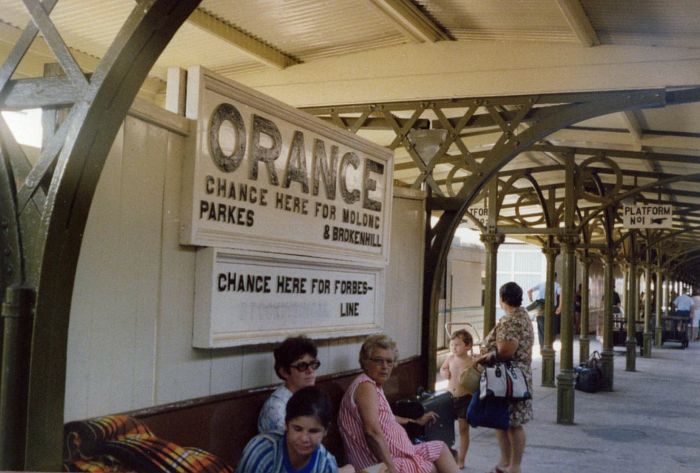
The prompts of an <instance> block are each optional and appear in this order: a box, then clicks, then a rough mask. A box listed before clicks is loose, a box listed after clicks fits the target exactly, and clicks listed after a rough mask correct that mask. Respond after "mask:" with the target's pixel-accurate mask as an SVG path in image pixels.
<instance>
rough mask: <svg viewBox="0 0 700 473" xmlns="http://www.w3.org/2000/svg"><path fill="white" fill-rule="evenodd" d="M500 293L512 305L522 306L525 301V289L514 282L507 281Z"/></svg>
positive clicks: (502, 298)
mask: <svg viewBox="0 0 700 473" xmlns="http://www.w3.org/2000/svg"><path fill="white" fill-rule="evenodd" d="M498 295H499V296H501V300H502V301H503V302H505V303H506V304H508V305H509V306H511V307H520V306H521V305H522V303H523V290H522V289H521V288H520V286H518V285H517V284H516V283H514V282H507V283H505V284H504V285H503V286H501V288H500V289H499V290H498Z"/></svg>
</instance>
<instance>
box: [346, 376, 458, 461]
mask: <svg viewBox="0 0 700 473" xmlns="http://www.w3.org/2000/svg"><path fill="white" fill-rule="evenodd" d="M361 383H371V384H372V385H373V386H374V387H375V389H376V391H377V399H378V401H379V412H378V413H377V416H378V420H379V424H380V426H381V429H382V432H383V433H384V438H385V439H386V443H387V445H388V446H389V453H390V454H391V457H392V459H393V460H394V465H396V468H397V470H398V471H399V473H429V472H430V471H432V468H433V462H434V461H435V460H437V459H438V457H439V456H440V452H441V451H442V448H443V445H444V444H443V443H442V442H425V443H421V444H418V445H413V444H412V443H411V440H410V439H409V438H408V434H406V430H404V428H403V427H402V426H401V425H400V424H399V423H398V422H397V421H396V417H395V416H394V413H393V412H392V411H391V407H390V406H389V401H387V399H386V396H385V395H384V390H382V388H380V387H379V386H377V384H376V383H375V382H374V380H372V378H370V377H369V376H367V375H366V374H361V375H360V376H358V377H357V378H355V380H354V381H353V382H352V384H351V385H350V387H349V388H348V390H347V391H345V395H344V396H343V400H342V401H341V402H340V412H339V413H338V427H339V428H340V434H341V436H342V438H343V444H344V446H345V452H346V453H347V455H348V459H349V460H350V463H352V465H353V466H354V467H355V469H357V470H361V469H363V468H367V467H368V466H370V465H374V464H376V463H379V459H377V457H376V456H375V455H374V453H372V450H371V449H370V448H369V446H368V445H367V440H366V439H365V432H364V429H363V426H362V418H361V417H360V413H359V412H358V409H357V404H355V391H356V390H357V387H358V386H359V385H360V384H361Z"/></svg>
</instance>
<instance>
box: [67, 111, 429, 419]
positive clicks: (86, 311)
mask: <svg viewBox="0 0 700 473" xmlns="http://www.w3.org/2000/svg"><path fill="white" fill-rule="evenodd" d="M190 127H191V123H190V122H189V121H187V120H185V119H183V118H181V117H178V116H176V115H173V114H171V113H169V112H166V111H163V110H161V109H157V108H156V107H154V106H152V105H147V104H145V103H138V102H137V105H136V106H135V108H133V109H132V112H131V114H130V115H129V116H128V117H127V119H126V120H125V122H124V125H123V127H122V129H121V131H120V132H119V135H118V136H117V139H116V140H115V143H114V145H113V147H112V150H111V152H110V155H109V157H108V159H107V162H106V165H105V169H104V171H103V174H102V177H101V179H100V182H99V185H98V188H97V192H96V195H95V199H94V201H93V204H92V208H91V211H90V216H89V219H88V222H87V227H86V230H85V237H84V240H83V246H82V248H81V254H80V260H79V263H78V269H77V276H76V283H75V289H74V293H73V305H72V310H71V322H70V328H69V341H68V354H67V356H68V361H67V363H68V365H67V386H66V403H65V420H66V422H67V421H71V420H78V419H85V418H88V417H94V416H98V415H104V414H111V413H115V412H124V411H132V410H135V409H143V408H149V407H153V406H159V405H163V404H168V403H173V402H180V401H186V400H190V399H198V398H204V397H208V396H215V395H219V394H225V393H231V392H240V391H246V390H249V389H254V388H260V387H267V386H271V385H274V384H277V383H279V381H280V380H279V379H278V378H277V377H276V375H275V373H274V370H273V360H272V354H271V351H272V346H270V345H260V346H254V347H243V348H231V349H217V350H202V349H194V348H192V324H193V317H194V314H193V312H194V282H195V281H194V267H195V249H194V248H192V247H185V246H181V245H180V244H179V241H178V229H179V225H180V217H179V209H180V195H181V192H180V186H181V183H180V180H181V169H182V163H183V159H184V158H185V157H186V153H187V145H188V134H189V130H190ZM192 129H194V128H192ZM424 221H425V212H424V196H423V194H421V193H419V192H416V191H410V190H397V191H396V193H395V197H394V201H393V218H392V227H391V244H390V255H391V256H390V261H389V266H388V268H387V270H386V271H387V273H386V274H387V283H386V286H387V287H386V295H385V317H384V322H385V332H386V333H387V334H388V335H390V336H391V337H393V338H394V339H395V340H396V341H397V343H398V346H399V351H400V358H401V359H403V360H406V359H410V358H412V357H415V356H417V355H419V354H420V327H421V324H420V311H421V297H422V278H423V274H422V267H423V235H424ZM362 340H363V338H362V337H354V338H343V339H334V340H325V341H322V342H320V343H319V358H320V360H321V361H322V362H323V365H322V367H321V369H320V372H319V375H320V376H330V375H334V374H337V373H344V372H348V371H351V370H354V369H357V368H358V367H359V366H358V361H357V355H358V351H359V347H360V345H361V342H362ZM224 421H225V420H224Z"/></svg>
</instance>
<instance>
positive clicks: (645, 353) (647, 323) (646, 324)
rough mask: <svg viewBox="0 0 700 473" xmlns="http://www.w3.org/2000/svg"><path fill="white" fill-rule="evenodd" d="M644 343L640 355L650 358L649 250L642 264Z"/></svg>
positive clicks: (651, 335)
mask: <svg viewBox="0 0 700 473" xmlns="http://www.w3.org/2000/svg"><path fill="white" fill-rule="evenodd" d="M644 284H645V290H644V343H643V345H642V353H643V356H644V357H645V358H651V343H652V340H653V338H654V334H653V333H652V331H651V250H650V249H649V248H647V254H646V262H645V263H644Z"/></svg>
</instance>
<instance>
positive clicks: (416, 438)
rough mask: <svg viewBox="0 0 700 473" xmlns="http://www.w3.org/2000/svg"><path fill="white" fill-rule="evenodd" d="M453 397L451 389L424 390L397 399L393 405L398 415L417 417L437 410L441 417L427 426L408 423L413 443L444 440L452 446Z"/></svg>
mask: <svg viewBox="0 0 700 473" xmlns="http://www.w3.org/2000/svg"><path fill="white" fill-rule="evenodd" d="M452 399H453V398H452V394H451V393H450V392H449V391H438V392H435V393H431V392H424V393H422V394H420V395H417V396H412V397H409V398H406V399H400V400H398V401H396V402H395V403H394V405H393V411H394V414H396V415H397V416H400V417H408V418H411V419H417V418H418V417H420V416H422V415H423V414H425V413H426V412H429V411H433V412H435V413H436V414H437V415H438V416H439V417H438V420H437V421H436V422H434V423H433V424H429V425H426V426H425V427H421V426H419V425H416V424H408V425H407V426H406V431H407V432H408V436H409V438H410V439H411V441H412V442H413V443H420V442H429V441H431V440H442V441H443V442H445V444H446V445H447V446H448V447H451V446H452V445H453V444H454V442H455V425H454V422H455V417H454V410H453V407H452Z"/></svg>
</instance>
